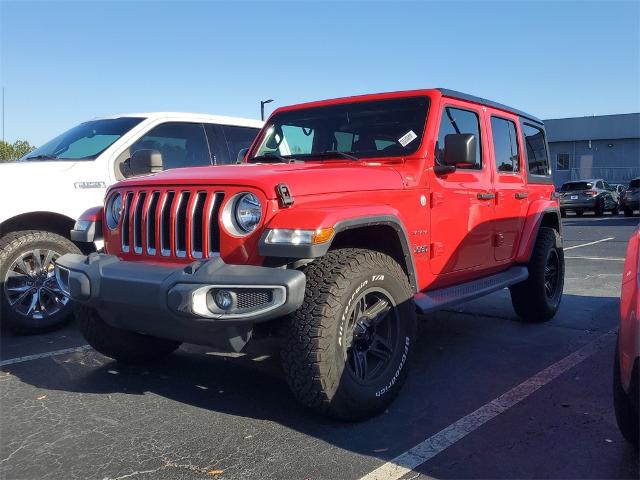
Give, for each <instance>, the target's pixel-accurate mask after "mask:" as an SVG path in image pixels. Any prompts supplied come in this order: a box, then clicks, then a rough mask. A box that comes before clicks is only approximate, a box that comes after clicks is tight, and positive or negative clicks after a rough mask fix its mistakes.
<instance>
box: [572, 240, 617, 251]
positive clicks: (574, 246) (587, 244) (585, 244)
mask: <svg viewBox="0 0 640 480" xmlns="http://www.w3.org/2000/svg"><path fill="white" fill-rule="evenodd" d="M614 239H615V237H607V238H603V239H602V240H596V241H595V242H589V243H582V244H580V245H572V246H571V247H564V250H565V251H567V250H573V249H574V248H581V247H588V246H589V245H595V244H596V243H602V242H608V241H609V240H614Z"/></svg>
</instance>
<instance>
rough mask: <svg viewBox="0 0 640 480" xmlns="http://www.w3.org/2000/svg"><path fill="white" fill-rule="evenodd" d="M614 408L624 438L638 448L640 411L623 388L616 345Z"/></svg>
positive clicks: (618, 352)
mask: <svg viewBox="0 0 640 480" xmlns="http://www.w3.org/2000/svg"><path fill="white" fill-rule="evenodd" d="M613 407H614V410H615V412H616V421H617V423H618V428H619V429H620V432H621V433H622V436H623V437H624V438H625V439H626V440H627V441H628V442H630V443H633V444H634V445H636V446H638V428H639V427H638V424H639V423H640V418H638V410H637V408H634V406H633V404H632V403H631V399H630V398H629V395H628V394H627V392H625V391H624V388H622V379H621V378H620V351H619V346H618V344H616V357H615V359H614V362H613Z"/></svg>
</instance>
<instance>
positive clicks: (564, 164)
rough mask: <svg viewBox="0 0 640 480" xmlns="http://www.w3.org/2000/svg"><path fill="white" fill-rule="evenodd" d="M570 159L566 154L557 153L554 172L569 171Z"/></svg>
mask: <svg viewBox="0 0 640 480" xmlns="http://www.w3.org/2000/svg"><path fill="white" fill-rule="evenodd" d="M570 158H571V157H570V156H569V154H568V153H559V154H558V155H557V156H556V170H569V159H570Z"/></svg>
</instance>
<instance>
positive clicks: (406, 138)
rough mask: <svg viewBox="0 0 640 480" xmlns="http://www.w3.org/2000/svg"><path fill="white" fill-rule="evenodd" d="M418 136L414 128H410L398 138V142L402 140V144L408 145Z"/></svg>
mask: <svg viewBox="0 0 640 480" xmlns="http://www.w3.org/2000/svg"><path fill="white" fill-rule="evenodd" d="M416 138H418V135H416V134H415V132H414V131H413V130H409V131H408V132H407V133H405V134H404V135H403V136H401V137H400V138H399V139H398V142H400V145H402V146H403V147H406V146H407V145H409V144H410V143H411V142H413V141H414V140H415V139H416Z"/></svg>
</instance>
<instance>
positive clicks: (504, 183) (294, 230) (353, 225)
mask: <svg viewBox="0 0 640 480" xmlns="http://www.w3.org/2000/svg"><path fill="white" fill-rule="evenodd" d="M434 152H435V155H434ZM548 159H549V157H548V147H547V142H546V138H545V130H544V126H543V124H542V122H541V121H540V120H538V119H537V118H535V117H533V116H531V115H529V114H526V113H523V112H520V111H518V110H514V109H512V108H510V107H506V106H504V105H500V104H496V103H493V102H490V101H488V100H484V99H481V98H477V97H472V96H469V95H465V94H462V93H459V92H454V91H450V90H443V89H436V90H416V91H409V92H395V93H386V94H376V95H364V96H358V97H350V98H342V99H336V100H327V101H320V102H313V103H307V104H302V105H297V106H291V107H286V108H280V109H278V110H277V111H276V112H275V113H274V114H273V115H272V116H271V118H270V119H269V121H268V122H267V124H266V126H265V127H264V128H263V129H262V131H261V133H260V134H259V135H258V137H257V139H256V140H255V141H254V143H253V145H252V147H251V149H250V151H249V152H248V153H247V155H246V157H245V160H246V162H247V163H248V165H234V166H226V167H219V168H215V169H204V168H187V169H180V170H173V171H167V172H162V173H158V174H156V175H151V176H146V177H141V178H137V179H130V180H125V181H123V182H120V183H118V184H116V185H114V186H113V187H111V188H110V189H109V191H108V193H107V196H106V202H105V204H104V208H103V209H102V210H100V209H98V210H91V211H89V212H87V214H86V215H83V216H82V217H81V221H80V222H79V224H78V229H77V231H76V235H78V236H80V235H85V240H87V241H92V240H94V239H95V234H96V232H98V231H99V230H100V228H99V225H100V224H102V226H103V227H102V230H103V233H104V242H105V251H106V253H102V254H97V253H94V254H91V255H89V256H88V257H87V256H84V255H78V254H67V255H64V256H63V257H61V258H60V259H59V260H58V263H57V264H56V274H57V277H58V280H59V284H60V285H61V288H62V290H63V291H65V292H66V293H67V294H68V295H70V296H71V298H72V299H74V300H75V301H77V302H78V309H77V318H78V320H79V326H80V329H81V331H82V333H83V334H84V336H85V338H86V339H87V341H88V342H89V343H90V344H91V345H92V346H93V347H94V348H95V349H96V350H98V351H99V352H102V353H103V354H105V355H107V356H109V357H111V358H114V359H117V360H118V361H122V362H139V361H143V360H152V359H155V358H158V357H161V356H163V355H167V354H169V353H171V352H172V351H174V350H175V349H176V348H177V347H178V346H179V345H180V342H195V343H199V344H204V345H216V344H217V343H218V342H221V341H224V342H225V343H226V348H230V349H234V350H239V349H242V348H243V347H244V345H245V344H246V343H247V342H248V341H250V339H251V337H252V334H253V333H254V329H255V331H259V332H261V333H264V332H265V331H266V332H274V333H278V334H280V338H281V341H282V359H283V366H284V372H285V374H286V379H287V381H288V383H289V385H290V387H291V390H292V391H293V392H294V394H295V396H296V397H297V398H298V400H300V402H302V403H303V404H304V405H306V406H308V407H310V408H312V409H315V410H317V411H319V412H322V413H325V414H328V415H331V416H333V417H337V418H341V419H347V420H356V419H362V418H366V417H369V416H371V415H374V414H376V413H378V412H380V411H382V410H383V409H385V408H386V407H387V406H388V405H389V403H390V402H391V401H392V399H393V398H394V397H395V396H396V395H397V393H398V392H399V390H400V387H401V385H402V383H403V382H404V378H405V375H406V372H407V368H406V366H407V362H408V359H409V357H410V356H411V354H412V352H413V350H414V349H415V348H416V347H415V344H416V340H417V339H416V310H418V311H420V312H422V313H427V312H432V311H434V310H438V309H442V308H445V307H448V306H451V305H454V304H457V303H459V302H462V301H466V300H469V299H471V298H475V297H478V296H482V295H486V294H488V293H490V292H493V291H496V290H500V289H503V288H505V287H509V288H510V291H511V300H512V303H513V307H514V309H515V311H516V313H517V314H518V315H519V316H520V317H522V318H523V319H525V320H527V321H531V322H544V321H546V320H549V319H550V318H552V317H553V316H554V314H555V313H556V310H557V309H558V305H559V304H560V300H561V297H562V289H563V282H564V256H563V249H562V237H561V233H560V210H559V206H558V202H557V200H556V199H555V197H554V196H553V193H554V192H553V190H554V189H553V182H552V179H551V171H550V168H549V160H548ZM140 161H143V162H148V159H141V160H140Z"/></svg>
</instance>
